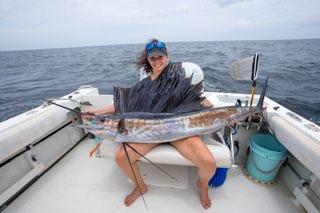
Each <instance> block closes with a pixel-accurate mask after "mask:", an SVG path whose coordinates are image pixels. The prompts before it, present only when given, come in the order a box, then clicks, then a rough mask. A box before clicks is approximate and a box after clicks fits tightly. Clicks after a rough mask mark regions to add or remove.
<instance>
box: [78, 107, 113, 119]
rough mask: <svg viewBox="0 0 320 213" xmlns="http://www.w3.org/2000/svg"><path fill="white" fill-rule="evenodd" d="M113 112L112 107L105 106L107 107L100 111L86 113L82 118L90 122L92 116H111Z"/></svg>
mask: <svg viewBox="0 0 320 213" xmlns="http://www.w3.org/2000/svg"><path fill="white" fill-rule="evenodd" d="M114 112H115V108H114V106H113V105H107V106H105V107H103V108H101V109H97V110H89V111H86V112H85V113H84V116H83V118H84V119H86V120H90V119H91V117H92V116H95V115H105V114H112V113H114Z"/></svg>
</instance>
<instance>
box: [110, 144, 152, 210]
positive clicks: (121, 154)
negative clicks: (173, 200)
mask: <svg viewBox="0 0 320 213" xmlns="http://www.w3.org/2000/svg"><path fill="white" fill-rule="evenodd" d="M128 144H129V145H130V146H131V147H133V148H134V149H135V150H136V151H137V152H139V153H140V154H141V155H145V154H146V153H147V152H149V151H150V150H151V149H152V148H154V147H155V146H157V145H158V144H156V143H148V144H146V143H144V144H142V143H128ZM126 150H127V153H128V155H129V158H130V162H131V165H132V169H133V171H134V174H135V175H136V178H137V181H136V179H135V177H134V174H133V172H132V169H131V166H130V164H129V161H128V158H127V155H126V152H125V150H124V148H123V146H122V147H121V148H120V149H119V150H118V152H117V153H116V156H115V160H116V162H117V163H118V165H119V167H120V168H121V169H122V170H123V171H124V172H125V173H126V174H127V175H128V177H129V178H130V179H131V180H132V181H133V183H135V188H134V189H133V191H132V192H131V193H130V194H128V195H127V196H126V198H125V200H124V204H125V205H126V206H129V205H130V204H132V203H133V202H134V201H135V200H136V199H137V197H139V196H140V191H139V188H138V185H139V187H140V189H141V192H142V193H143V194H144V193H146V192H147V191H148V187H147V185H146V184H145V183H144V181H143V179H142V177H141V174H140V171H139V168H138V165H137V162H136V161H137V160H138V159H139V158H140V157H141V156H140V155H139V154H138V153H136V152H135V151H133V150H132V149H131V148H130V147H128V146H126ZM137 184H138V185H137Z"/></svg>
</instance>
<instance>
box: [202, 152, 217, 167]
mask: <svg viewBox="0 0 320 213" xmlns="http://www.w3.org/2000/svg"><path fill="white" fill-rule="evenodd" d="M201 164H202V166H203V167H205V168H206V170H210V171H215V170H216V168H217V164H216V161H215V159H214V157H213V155H212V154H210V155H207V156H203V157H202V159H201Z"/></svg>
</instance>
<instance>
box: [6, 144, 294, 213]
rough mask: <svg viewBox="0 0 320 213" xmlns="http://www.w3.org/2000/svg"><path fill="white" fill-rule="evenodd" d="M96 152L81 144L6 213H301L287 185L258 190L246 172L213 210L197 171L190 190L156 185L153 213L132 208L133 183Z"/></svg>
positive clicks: (214, 192)
mask: <svg viewBox="0 0 320 213" xmlns="http://www.w3.org/2000/svg"><path fill="white" fill-rule="evenodd" d="M91 148H92V142H90V140H89V139H87V140H85V141H83V142H81V143H80V144H79V145H78V146H77V147H75V148H74V150H72V151H71V152H70V153H69V154H68V155H66V156H65V157H64V158H63V159H62V160H61V161H60V162H59V163H58V164H56V165H55V166H54V167H53V168H51V169H50V170H49V171H48V172H47V173H46V174H44V175H43V176H42V177H41V178H40V179H39V180H38V181H37V182H35V183H34V184H33V185H32V186H31V187H30V188H28V189H27V190H26V191H25V192H24V193H23V194H21V195H20V196H19V197H18V198H17V199H15V200H14V201H13V202H12V203H11V204H10V205H9V206H8V207H7V208H6V209H4V212H5V213H9V212H15V213H19V212H21V213H22V212H23V213H25V212H32V213H42V212H46V213H49V212H77V213H80V212H163V211H164V210H167V211H170V212H184V213H187V212H268V213H269V212H272V213H276V212H300V211H299V209H297V208H296V207H295V206H294V205H293V203H292V202H291V200H290V198H289V197H290V194H289V193H288V192H287V191H286V189H285V188H284V187H283V186H282V185H281V182H280V183H278V184H277V185H276V186H273V187H269V188H268V187H262V186H258V185H256V184H254V183H252V182H250V181H249V180H248V179H246V178H245V177H244V176H243V173H242V171H241V168H235V169H232V170H229V173H228V179H227V181H226V183H225V184H224V185H223V186H222V187H220V188H213V189H210V195H211V198H212V201H213V205H212V207H211V209H209V210H204V209H203V208H202V206H201V205H200V201H199V198H198V193H199V192H198V189H197V187H196V184H195V183H196V181H197V175H196V170H195V169H194V168H191V167H190V169H189V181H190V182H189V187H188V188H187V189H175V188H167V187H153V186H151V187H149V192H148V193H146V194H145V196H144V197H145V200H146V202H147V205H148V208H149V209H148V211H147V210H146V208H145V206H144V204H143V202H142V199H141V198H138V200H137V201H136V202H135V203H133V204H132V205H131V206H130V207H126V206H124V204H123V203H122V202H123V199H124V197H125V195H126V194H127V193H129V192H130V190H131V189H132V184H131V183H129V182H128V179H127V178H126V176H125V175H124V174H123V173H122V172H121V171H120V169H119V168H118V167H117V165H116V163H115V162H114V160H112V159H106V158H94V157H93V158H89V157H88V151H89V149H91ZM155 170H156V169H155Z"/></svg>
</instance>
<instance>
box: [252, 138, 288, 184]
mask: <svg viewBox="0 0 320 213" xmlns="http://www.w3.org/2000/svg"><path fill="white" fill-rule="evenodd" d="M249 146H250V153H249V157H248V161H247V171H248V173H249V174H250V175H251V176H252V177H253V178H255V179H258V180H259V181H262V182H266V183H268V182H272V181H274V179H275V178H276V176H277V173H278V170H279V168H280V166H281V164H282V163H283V161H284V160H285V159H286V156H287V154H288V151H287V150H286V148H284V147H283V146H282V145H281V144H280V142H278V141H277V139H276V138H275V137H274V136H272V135H268V134H256V135H252V136H251V138H250V141H249Z"/></svg>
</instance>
